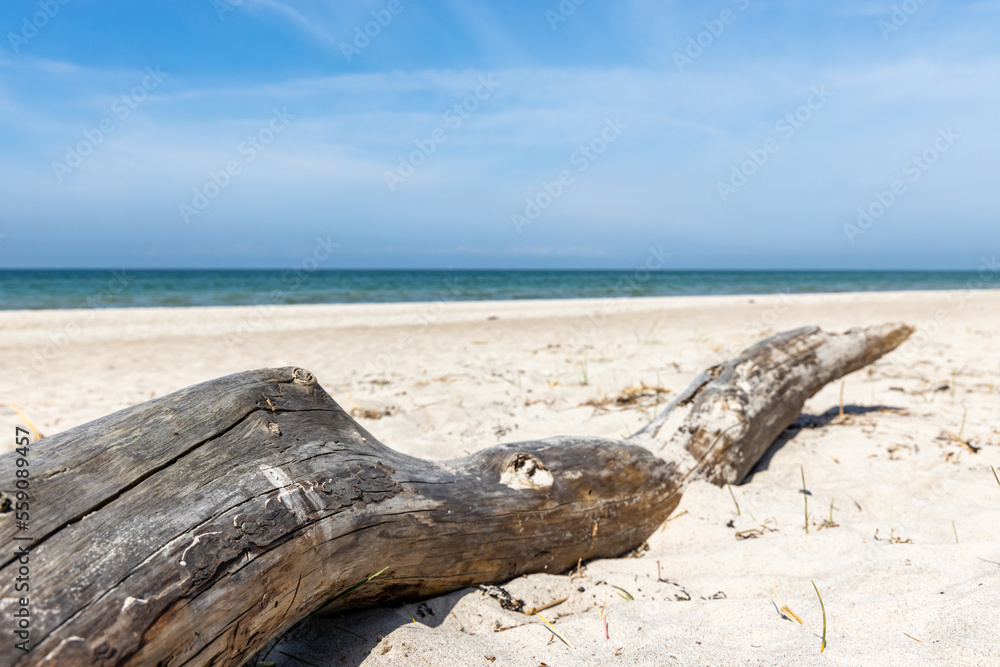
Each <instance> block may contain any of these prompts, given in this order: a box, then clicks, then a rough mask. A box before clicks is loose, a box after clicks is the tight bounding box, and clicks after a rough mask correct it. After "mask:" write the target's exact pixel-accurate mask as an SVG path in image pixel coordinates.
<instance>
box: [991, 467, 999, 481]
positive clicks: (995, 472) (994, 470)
mask: <svg viewBox="0 0 1000 667" xmlns="http://www.w3.org/2000/svg"><path fill="white" fill-rule="evenodd" d="M990 470H992V471H993V479H995V480H996V481H997V484H1000V475H997V469H996V468H994V467H993V466H990Z"/></svg>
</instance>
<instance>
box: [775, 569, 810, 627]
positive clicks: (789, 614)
mask: <svg viewBox="0 0 1000 667" xmlns="http://www.w3.org/2000/svg"><path fill="white" fill-rule="evenodd" d="M771 588H773V589H774V597H775V599H777V600H778V604H776V605H774V606H775V607H778V613H779V614H784V616H785V618H786V619H788V620H791V619H793V618H794V619H795V620H796V621H798V622H799V625H805V623H803V622H802V619H801V618H799V616H798V614H796V613H795V612H794V611H792V610H791V609H789V607H788V605H787V604H782V603H781V596H780V595H778V586H777V584H775V583H774V577H771Z"/></svg>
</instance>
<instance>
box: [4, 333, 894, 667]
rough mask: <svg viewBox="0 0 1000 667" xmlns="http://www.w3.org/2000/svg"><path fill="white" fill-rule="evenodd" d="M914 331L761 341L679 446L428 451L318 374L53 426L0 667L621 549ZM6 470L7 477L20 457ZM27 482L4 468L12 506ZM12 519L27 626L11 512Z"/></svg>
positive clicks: (66, 661) (92, 661)
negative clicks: (26, 611) (25, 593)
mask: <svg viewBox="0 0 1000 667" xmlns="http://www.w3.org/2000/svg"><path fill="white" fill-rule="evenodd" d="M909 332H910V329H909V328H908V327H904V326H902V325H888V326H886V327H882V328H873V329H868V330H864V331H858V332H848V333H847V334H842V335H839V336H838V335H832V334H824V333H822V332H819V331H818V330H815V329H809V330H799V331H796V332H790V333H788V334H783V335H781V336H777V337H775V338H772V339H769V340H768V341H764V342H763V343H761V344H759V345H757V346H755V347H754V348H751V349H750V350H748V351H747V352H746V353H744V354H743V355H741V356H740V357H738V358H737V359H734V360H733V361H731V362H729V363H728V364H725V365H723V366H720V367H716V368H714V369H710V371H709V372H708V373H707V374H706V375H705V376H704V378H703V379H702V380H701V381H700V384H698V383H696V385H697V386H695V388H694V389H693V390H692V391H690V392H689V396H687V398H686V399H685V400H684V401H682V402H683V403H684V404H685V406H686V408H687V409H688V410H689V413H688V416H687V419H686V420H685V422H684V424H683V425H682V426H681V428H680V429H678V431H677V433H676V434H675V435H674V436H672V437H670V436H668V435H667V434H663V433H661V431H662V426H663V424H664V423H665V419H666V416H662V417H658V418H657V420H654V422H653V423H652V424H651V425H650V426H649V427H647V428H646V429H643V430H642V431H640V432H639V433H637V434H636V435H635V436H633V437H632V438H631V439H629V440H627V441H618V440H608V439H602V438H593V437H559V438H551V439H547V440H540V441H533V442H525V443H513V444H507V445H501V446H497V447H492V448H489V449H486V450H483V451H481V452H478V453H476V454H473V455H472V456H469V457H465V458H462V459H457V460H452V461H444V462H429V461H423V460H420V459H416V458H413V457H409V456H406V455H403V454H400V453H398V452H395V451H393V450H391V449H389V448H387V447H385V446H384V445H382V444H381V443H380V442H379V441H378V440H377V439H376V438H375V437H373V436H372V435H371V434H370V433H368V432H367V431H366V430H365V429H364V428H362V427H361V426H360V425H359V424H357V422H355V421H354V420H353V419H352V418H351V417H350V416H349V415H348V414H347V413H346V412H345V411H344V410H343V409H341V408H340V406H338V405H337V404H336V403H335V402H334V401H333V400H332V399H331V398H330V397H329V396H328V395H327V394H326V392H325V391H323V389H322V388H321V387H320V386H319V385H318V384H317V383H316V381H315V379H314V378H313V377H312V375H311V374H310V373H309V372H308V371H305V370H302V369H297V368H284V369H269V370H262V371H250V372H247V373H240V374H237V375H233V376H230V377H227V378H222V379H219V380H215V381H212V382H208V383H205V384H202V385H198V386H196V387H191V388H188V389H185V390H182V391H180V392H177V393H175V394H171V395H170V396H165V397H163V398H160V399H157V400H154V401H150V402H148V403H143V404H141V405H138V406H135V407H132V408H129V409H127V410H123V411H121V412H118V413H115V414H112V415H109V416H107V417H104V418H102V419H99V420H97V421H94V422H91V423H89V424H85V425H83V426H80V427H77V428H75V429H72V430H70V431H67V432H65V433H62V434H59V435H55V436H52V437H50V438H46V439H45V440H42V441H40V442H39V443H37V444H34V445H32V448H31V470H32V474H33V478H32V487H31V490H32V507H33V514H32V523H31V526H32V528H31V531H30V534H31V535H32V536H33V537H34V538H35V541H34V542H33V543H32V545H31V600H32V602H31V608H32V611H33V615H32V620H31V636H32V649H31V651H30V652H28V653H22V652H20V651H14V650H11V649H9V648H8V647H4V648H3V649H0V665H35V664H52V665H154V664H157V665H159V664H162V665H206V664H214V665H239V664H241V663H242V662H243V661H244V660H245V659H246V658H247V657H249V656H250V655H252V654H253V653H254V652H255V651H256V650H257V649H258V648H260V647H261V646H262V645H263V644H264V643H266V642H267V641H268V640H269V639H271V638H273V637H275V636H276V635H278V634H280V633H281V632H283V631H284V630H286V629H287V628H289V627H290V626H291V625H293V624H294V623H296V622H297V621H299V620H301V619H302V618H303V617H305V616H306V615H308V614H309V613H312V612H314V611H316V610H317V609H319V608H320V607H323V606H324V604H325V603H327V602H328V601H329V600H331V598H334V597H335V596H337V595H338V594H339V593H341V592H343V591H346V590H347V589H349V588H351V587H352V586H353V585H355V584H357V583H359V582H361V581H364V580H365V579H367V578H368V577H369V576H371V575H372V574H374V573H376V572H378V571H379V570H382V569H383V568H387V569H386V570H385V572H384V573H383V574H382V575H381V576H379V577H377V578H376V579H373V580H372V581H371V582H369V583H367V584H366V585H365V586H363V587H361V588H359V589H357V590H356V591H354V592H352V593H351V594H350V595H347V596H344V597H341V598H339V599H337V600H336V601H335V602H334V603H333V605H332V608H335V609H349V608H356V607H362V606H371V605H376V604H383V603H387V602H389V601H391V600H398V599H412V598H419V597H427V596H432V595H436V594H440V593H443V592H446V591H450V590H454V589H457V588H461V587H464V586H469V585H473V584H479V583H490V582H499V581H504V580H507V579H510V578H512V577H516V576H518V575H520V574H522V573H526V572H538V571H546V570H547V571H550V572H561V571H564V570H566V569H568V568H569V567H571V566H573V565H575V564H576V563H577V561H578V559H581V558H582V559H589V558H595V557H610V556H617V555H619V554H621V553H624V552H625V551H628V550H630V549H632V548H634V547H636V546H638V545H639V544H641V543H642V542H643V540H645V539H646V537H648V536H649V535H650V534H651V533H652V532H653V530H655V529H656V527H657V526H658V525H660V524H661V523H662V521H663V520H664V519H666V517H667V516H668V515H669V513H670V512H671V511H672V510H673V508H674V507H676V505H677V503H678V502H679V500H680V493H681V492H682V490H683V485H684V483H685V481H686V480H688V479H692V478H694V477H696V476H704V477H707V478H709V479H711V480H713V481H716V482H718V481H719V480H721V479H736V478H739V477H740V476H742V475H743V474H745V472H746V471H747V470H749V466H751V465H752V464H753V462H755V461H756V460H757V458H759V456H760V455H761V454H763V452H764V451H765V450H766V448H767V446H768V445H770V443H771V441H772V440H773V439H774V437H775V435H777V433H778V432H780V430H781V429H783V428H785V427H786V426H787V425H788V424H789V423H791V421H792V420H794V419H795V417H796V416H797V415H798V412H799V410H800V409H801V406H802V402H803V401H804V400H805V399H806V398H807V397H808V396H809V395H812V393H815V391H817V390H818V389H819V388H821V387H822V386H823V384H825V383H827V382H829V381H831V380H832V379H836V378H837V377H840V376H841V375H843V374H845V373H848V372H851V371H852V370H856V369H857V368H860V367H861V366H863V365H865V364H867V363H870V362H871V361H873V360H874V359H877V358H878V357H879V356H881V355H882V354H884V353H886V352H888V351H889V350H891V349H893V348H894V347H895V346H897V345H898V344H899V343H901V342H902V341H903V340H905V338H906V336H908V335H909ZM734 415H735V416H734ZM678 448H680V449H678ZM658 449H662V450H666V451H668V452H669V453H671V454H678V456H677V457H676V460H665V459H664V458H663V457H662V456H661V455H660V454H659V453H658V452H657V451H655V450H658ZM651 450H654V451H651ZM0 460H2V461H3V463H4V465H3V469H4V470H11V469H12V461H13V455H12V454H10V453H8V454H5V455H3V456H2V457H0ZM12 487H13V482H12V476H5V478H4V479H3V480H0V490H2V492H3V493H4V494H5V495H6V496H10V495H12V493H13V488H12ZM0 530H2V531H3V533H2V534H3V535H4V536H5V537H6V540H7V542H6V543H5V544H6V546H7V548H6V549H5V551H4V552H3V560H2V562H3V566H2V567H0V593H2V601H0V607H2V609H0V614H3V616H4V617H6V618H10V611H11V610H12V608H13V605H14V604H15V603H16V598H17V597H18V594H15V593H14V592H13V590H12V582H13V580H14V576H15V574H14V573H15V570H16V568H17V566H18V563H17V562H15V561H12V556H13V554H14V551H15V550H14V547H13V546H12V545H13V542H12V540H11V537H12V536H13V535H14V534H15V530H16V528H15V525H14V519H13V515H12V513H11V512H5V513H0Z"/></svg>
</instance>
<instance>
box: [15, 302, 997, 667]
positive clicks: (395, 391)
mask: <svg viewBox="0 0 1000 667" xmlns="http://www.w3.org/2000/svg"><path fill="white" fill-rule="evenodd" d="M891 321H901V322H906V323H908V324H911V325H913V326H915V327H916V328H917V333H916V334H915V335H914V336H913V337H912V338H911V339H910V340H909V341H908V342H906V343H905V344H904V345H903V346H902V347H900V348H899V349H898V350H896V351H895V352H893V353H891V354H889V355H887V356H886V357H884V358H883V359H881V360H879V361H878V362H876V363H875V364H873V365H872V366H871V367H869V368H866V369H864V370H862V371H859V372H857V373H855V374H853V375H851V376H848V377H847V378H846V380H845V382H844V384H843V402H844V405H845V406H846V413H847V415H846V418H844V419H838V420H833V419H831V417H832V416H833V415H836V414H837V412H838V407H839V404H840V392H841V385H840V384H839V383H837V384H836V385H830V386H828V387H826V388H825V389H824V390H823V391H821V392H820V393H819V394H817V395H816V396H815V397H813V398H812V399H811V400H810V401H809V402H808V403H807V405H806V409H805V414H806V417H805V418H803V420H802V422H801V423H802V424H804V425H807V426H808V427H807V428H801V429H795V430H791V431H788V432H786V436H785V437H783V438H782V440H781V441H780V442H779V443H778V445H780V446H776V447H774V448H772V451H771V452H770V453H769V455H768V456H767V457H766V458H765V460H764V462H762V465H761V466H760V467H759V469H758V470H757V471H756V472H755V473H754V474H753V475H752V476H751V478H750V479H748V480H747V481H745V482H744V483H743V484H741V485H739V486H736V487H733V494H734V496H735V500H736V503H738V506H739V510H737V505H736V503H734V498H733V497H731V496H730V492H729V491H728V490H727V489H725V488H717V487H714V486H711V485H708V484H706V483H696V484H695V485H693V486H692V487H691V488H690V489H689V490H688V491H687V492H686V493H685V495H684V497H683V499H682V501H681V504H680V506H679V508H678V509H677V510H676V512H675V513H674V515H673V516H672V517H671V519H670V520H669V521H668V522H667V523H665V524H664V525H663V526H662V527H661V528H660V529H658V530H657V531H656V532H655V533H654V534H653V535H652V536H651V537H650V538H649V540H648V547H649V548H648V550H644V551H642V552H641V553H638V554H636V557H630V558H622V559H606V560H596V561H592V562H590V563H586V564H585V567H584V568H583V569H582V571H580V572H575V573H572V574H558V575H557V574H536V575H530V576H526V577H521V578H519V579H517V580H514V581H512V582H510V583H509V584H506V585H504V587H505V588H506V590H508V591H509V592H510V593H511V594H512V595H514V596H516V597H518V598H520V599H522V600H523V601H524V602H525V603H526V606H528V607H538V606H541V605H545V604H547V603H550V602H553V601H555V600H559V599H561V598H564V597H565V598H567V599H566V601H565V602H563V603H561V604H559V605H556V606H553V607H551V608H549V609H547V610H546V611H543V612H542V616H544V617H545V618H546V619H547V620H548V621H550V622H551V623H552V624H553V627H555V628H556V629H557V630H558V631H559V633H561V635H562V636H563V637H564V638H565V639H566V640H567V641H568V642H569V643H570V644H572V646H573V647H572V648H570V647H569V646H567V645H566V644H564V643H563V642H562V641H561V640H560V639H558V638H554V635H553V633H552V632H550V631H549V629H547V628H546V627H545V626H544V625H543V624H542V623H541V622H540V621H539V620H538V619H537V618H536V617H528V616H525V615H523V614H518V613H514V612H510V611H504V610H503V609H501V608H500V606H499V604H498V603H497V601H496V600H494V599H491V598H489V597H487V596H485V595H483V594H482V593H481V592H479V591H476V590H464V591H458V592H455V593H452V594H449V595H446V596H443V597H440V598H437V599H433V600H427V601H424V602H422V603H419V604H415V605H410V606H409V609H406V608H404V607H402V606H394V607H391V608H384V609H374V610H369V611H364V612H358V613H352V614H348V615H344V616H342V617H337V618H332V619H316V620H312V621H310V622H308V623H306V624H305V625H303V626H302V627H300V628H299V629H297V630H296V631H295V632H294V633H292V635H291V636H290V637H289V638H287V640H286V641H285V642H284V643H282V644H280V645H279V646H277V647H276V648H275V649H274V650H272V651H271V653H270V655H269V656H268V660H269V661H273V662H276V663H278V664H280V665H289V666H291V665H301V664H303V663H302V662H300V661H301V660H304V661H308V663H313V664H317V665H323V666H326V665H330V666H333V665H342V664H347V665H400V666H402V665H406V666H407V667H415V666H418V665H487V666H488V665H530V666H531V667H537V666H538V665H540V664H545V665H549V666H550V667H557V666H558V667H562V666H563V665H619V664H620V665H673V664H676V665H820V664H824V665H825V664H833V665H862V664H865V665H868V664H893V665H932V664H953V665H996V664H998V661H1000V635H998V633H997V630H996V629H997V627H998V626H1000V604H998V603H997V600H998V599H1000V484H998V482H997V480H996V479H995V478H994V474H993V472H992V471H991V466H993V467H995V468H998V469H1000V290H993V291H988V290H969V291H964V292H891V293H856V294H822V295H816V294H800V295H768V296H725V297H681V298H644V299H609V300H564V301H522V302H512V301H507V302H464V303H462V302H450V303H444V302H437V303H420V304H414V303H409V304H363V305H320V306H280V307H271V308H266V309H260V308H252V307H230V308H176V309H159V308H151V309H107V310H66V311H4V312H0V403H3V404H4V405H0V434H2V439H0V444H2V446H3V448H4V449H5V450H6V449H10V448H11V447H12V446H13V434H14V428H15V425H18V424H22V423H23V421H22V418H21V417H20V416H19V414H18V412H17V411H18V410H19V411H21V413H23V415H24V416H25V417H26V418H27V419H29V420H30V421H31V422H33V424H34V426H35V427H36V428H37V430H38V431H40V432H41V433H42V434H45V435H51V434H54V433H57V432H60V431H63V430H66V429H68V428H71V427H73V426H76V425H79V424H82V423H85V422H87V421H90V420H93V419H96V418H98V417H100V416H103V415H105V414H108V413H110V412H113V411H116V410H120V409H122V408H125V407H128V406H130V405H133V404H136V403H140V402H143V401H145V400H148V399H150V398H152V397H157V396H162V395H164V394H167V393H170V392H172V391H175V390H178V389H181V388H183V387H186V386H189V385H192V384H195V383H199V382H203V381H206V380H210V379H212V378H216V377H219V376H223V375H227V374H230V373H234V372H238V371H243V370H247V369H252V368H264V367H277V366H291V365H295V366H301V367H303V368H307V369H309V370H311V371H312V372H313V373H314V374H315V376H316V377H317V379H318V380H319V382H320V384H322V385H323V387H324V388H325V389H326V390H327V391H328V392H329V393H330V395H331V396H333V398H334V399H335V400H337V401H338V402H339V403H340V404H341V405H343V406H344V407H345V408H347V409H349V410H353V411H354V414H356V415H358V419H359V421H361V422H362V423H363V424H364V425H365V427H366V428H367V429H369V430H370V431H371V432H372V433H373V434H375V435H376V436H378V437H379V438H380V439H381V440H382V441H383V442H384V443H385V444H387V445H388V446H390V447H393V448H395V449H398V450H400V451H403V452H406V453H408V454H412V455H416V456H420V457H425V458H434V459H444V458H451V457H458V456H463V455H465V454H466V453H470V452H473V451H476V450H478V449H482V448H485V447H489V446H491V445H494V444H496V443H499V442H512V441H517V440H529V439H534V438H543V437H547V436H553V435H560V434H593V435H603V436H613V437H623V436H626V435H628V434H630V433H632V432H634V431H635V430H637V429H638V428H639V427H640V426H642V425H643V424H645V423H646V422H648V421H649V420H650V419H651V418H652V417H653V415H654V414H655V413H656V411H657V408H658V407H659V406H660V405H661V404H662V403H664V402H667V401H669V400H670V397H671V394H676V393H677V392H679V391H681V390H682V389H684V388H685V387H686V386H687V385H688V383H689V382H690V381H691V380H692V379H693V378H694V377H695V375H697V373H698V372H700V371H701V370H703V369H705V368H707V367H708V366H711V365H712V364H715V363H718V362H720V361H723V360H725V359H728V358H731V357H733V356H735V355H737V354H738V353H739V352H740V351H741V350H742V349H744V348H745V347H746V346H748V345H750V344H752V343H754V342H756V341H757V340H759V339H761V338H764V337H766V336H769V335H771V334H773V333H777V332H779V331H783V330H787V329H793V328H796V327H800V326H806V325H818V326H821V327H823V328H824V329H827V330H830V331H842V330H846V329H848V328H852V327H856V326H864V325H870V324H876V323H881V322H891ZM643 386H645V387H650V388H656V387H661V388H662V389H663V391H662V392H660V393H659V394H657V392H656V391H655V390H652V391H646V392H645V394H644V395H643V396H642V397H641V398H640V399H639V400H637V401H630V402H625V403H623V404H620V403H618V402H616V401H615V400H614V399H615V397H618V396H621V395H623V394H627V392H628V391H629V389H632V388H635V387H640V388H641V387H643ZM609 399H610V400H609ZM588 403H589V404H588ZM14 406H16V409H15V407H14ZM831 411H832V412H831ZM823 415H826V417H823ZM949 433H950V434H953V435H954V436H956V437H952V436H951V435H948V434H949ZM958 437H960V438H961V439H962V440H964V441H966V442H967V443H968V445H965V444H962V443H961V442H959V440H958V439H957V438H958ZM975 448H978V451H973V449H975ZM803 473H804V475H805V483H806V488H807V489H808V490H809V491H810V493H811V495H808V496H805V495H804V494H803V493H801V492H800V489H801V488H802V479H801V476H802V474H803ZM806 498H808V512H809V520H808V532H807V530H806V528H805V525H804V524H805V512H806V510H805V507H804V500H805V499H806ZM831 519H832V520H831ZM468 557H469V558H470V559H475V558H476V554H468ZM813 582H814V583H815V586H816V588H817V589H818V590H819V592H820V593H821V595H822V600H823V603H824V605H825V613H826V622H827V629H826V639H827V646H826V650H825V651H824V652H823V653H822V654H821V653H820V652H819V650H820V637H821V635H822V632H823V616H822V613H821V609H820V602H819V600H818V598H817V595H816V591H815V590H814V588H813ZM625 591H627V593H625ZM38 595H39V596H41V597H42V598H43V597H44V593H43V592H39V593H38ZM779 596H780V601H779ZM628 598H633V599H628ZM782 605H784V606H787V608H788V610H790V611H786V612H784V613H782V612H781V611H779V608H780V607H781V606H782ZM411 613H412V614H413V618H414V619H415V621H416V622H414V621H413V620H411V615H410V614H411ZM795 617H798V618H799V619H801V621H802V622H801V624H800V623H799V622H797V621H796V620H795ZM605 619H606V621H607V623H606V624H605ZM289 656H294V657H289Z"/></svg>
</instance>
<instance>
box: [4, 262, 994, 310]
mask: <svg viewBox="0 0 1000 667" xmlns="http://www.w3.org/2000/svg"><path fill="white" fill-rule="evenodd" d="M990 277H993V276H990ZM994 283H995V284H994ZM978 287H1000V277H997V279H996V280H992V281H990V280H987V281H986V282H985V283H984V282H983V281H980V280H979V279H978V278H977V275H976V273H974V272H957V271H954V272H952V271H655V272H652V273H649V272H646V271H501V270H494V271H374V270H373V271H350V270H337V271H312V272H308V271H283V270H278V271H271V270H261V271H234V270H211V271H199V270H191V271H165V270H145V271H134V270H126V271H124V272H122V271H96V270H87V271H82V270H39V271H31V270H3V271H0V310H11V309H39V308H89V307H96V308H117V307H151V306H159V307H162V306H167V307H170V306H236V305H256V304H265V303H275V304H295V303H373V302H401V301H439V300H445V301H468V300H486V301H488V300H495V299H576V298H605V297H629V296H682V295H707V294H774V293H779V292H787V293H802V292H866V291H887V290H940V289H969V288H978Z"/></svg>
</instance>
